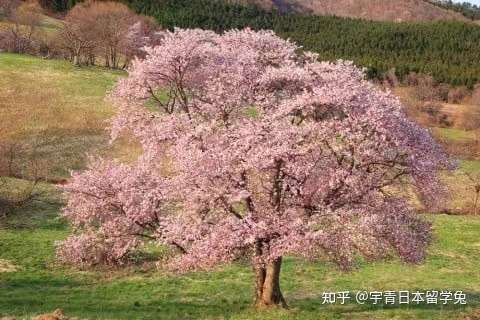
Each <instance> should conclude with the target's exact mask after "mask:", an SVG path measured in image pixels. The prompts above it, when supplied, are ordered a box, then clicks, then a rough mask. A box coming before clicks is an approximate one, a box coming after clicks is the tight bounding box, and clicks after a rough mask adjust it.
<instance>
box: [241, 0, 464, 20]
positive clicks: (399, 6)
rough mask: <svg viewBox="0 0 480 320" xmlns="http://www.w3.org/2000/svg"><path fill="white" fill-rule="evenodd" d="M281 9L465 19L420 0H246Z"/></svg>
mask: <svg viewBox="0 0 480 320" xmlns="http://www.w3.org/2000/svg"><path fill="white" fill-rule="evenodd" d="M247 1H250V2H252V3H255V4H258V5H260V6H262V7H264V8H268V9H272V8H275V9H278V10H280V11H283V12H292V11H293V12H297V13H308V14H315V15H333V16H339V17H351V18H362V19H368V20H379V21H396V22H401V21H438V20H457V21H466V20H467V19H466V18H465V17H464V16H463V15H462V14H460V13H458V12H454V11H453V10H447V9H444V8H440V7H438V6H435V5H433V4H431V3H429V2H427V1H423V0H396V1H392V0H247Z"/></svg>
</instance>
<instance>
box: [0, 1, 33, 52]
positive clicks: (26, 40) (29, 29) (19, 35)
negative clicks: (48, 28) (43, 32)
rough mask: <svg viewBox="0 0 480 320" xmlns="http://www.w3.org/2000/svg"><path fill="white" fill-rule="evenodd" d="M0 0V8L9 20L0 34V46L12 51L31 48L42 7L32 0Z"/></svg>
mask: <svg viewBox="0 0 480 320" xmlns="http://www.w3.org/2000/svg"><path fill="white" fill-rule="evenodd" d="M1 1H2V3H0V8H1V9H2V11H3V12H4V14H5V15H7V18H8V19H9V20H10V22H11V24H10V25H9V27H8V28H7V30H6V31H4V32H2V34H1V35H0V38H1V42H2V43H1V46H2V47H3V48H4V49H6V50H9V51H12V52H17V53H23V52H27V51H28V50H29V49H32V37H33V35H34V33H35V31H36V29H37V27H38V26H39V24H40V22H41V18H42V8H41V7H40V5H39V4H38V2H37V1H33V0H31V1H26V2H23V3H18V2H17V1H13V2H12V3H10V4H5V0H1ZM7 2H8V1H7Z"/></svg>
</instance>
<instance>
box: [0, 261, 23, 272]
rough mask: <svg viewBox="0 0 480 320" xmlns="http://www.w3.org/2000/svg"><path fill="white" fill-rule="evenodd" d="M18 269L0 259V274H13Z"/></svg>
mask: <svg viewBox="0 0 480 320" xmlns="http://www.w3.org/2000/svg"><path fill="white" fill-rule="evenodd" d="M18 269H19V267H18V266H16V265H14V264H13V263H11V262H10V261H8V260H3V259H0V273H4V272H5V273H6V272H15V271H17V270H18Z"/></svg>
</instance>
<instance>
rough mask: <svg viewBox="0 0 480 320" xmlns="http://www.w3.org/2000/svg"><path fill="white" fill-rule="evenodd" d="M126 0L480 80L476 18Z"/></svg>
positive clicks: (324, 52)
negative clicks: (397, 19) (398, 18)
mask: <svg viewBox="0 0 480 320" xmlns="http://www.w3.org/2000/svg"><path fill="white" fill-rule="evenodd" d="M121 1H122V2H124V3H127V4H129V5H130V6H131V7H132V9H134V10H135V11H137V12H138V13H141V14H144V15H149V16H153V17H155V18H156V19H157V21H158V22H159V23H160V25H162V26H163V27H165V28H170V29H172V28H173V27H181V28H203V29H212V30H216V31H223V30H227V29H232V28H243V27H247V26H248V27H251V28H253V29H273V30H275V32H277V33H278V34H280V35H281V36H283V37H288V38H291V39H292V40H293V41H295V42H297V43H299V44H301V45H303V46H304V48H305V49H307V50H311V51H315V52H318V53H319V54H320V57H321V58H322V59H324V60H336V59H346V60H353V61H354V62H355V63H356V64H358V65H361V66H365V67H368V74H369V77H372V78H375V77H379V76H381V75H382V74H383V73H384V72H386V71H387V70H390V69H392V68H395V70H396V71H395V72H396V74H397V76H398V77H399V78H400V79H401V78H402V77H403V76H405V75H406V74H408V73H409V72H421V73H426V74H430V75H432V76H433V77H434V78H435V79H436V80H437V81H440V82H446V83H450V84H453V85H466V86H468V87H472V86H473V85H474V84H475V83H476V82H478V81H480V63H479V61H480V27H479V26H477V25H474V24H473V23H472V24H467V23H461V22H425V23H393V22H372V21H366V20H360V19H347V18H338V17H326V16H323V17H320V16H308V15H307V16H305V15H293V14H281V13H279V12H275V11H273V12H268V11H265V10H262V9H261V8H259V7H257V6H254V5H239V4H235V3H234V2H232V1H227V0H225V1H215V0H195V1H192V0H121ZM54 2H59V3H60V2H65V3H66V2H72V0H55V1H54ZM73 2H74V1H73Z"/></svg>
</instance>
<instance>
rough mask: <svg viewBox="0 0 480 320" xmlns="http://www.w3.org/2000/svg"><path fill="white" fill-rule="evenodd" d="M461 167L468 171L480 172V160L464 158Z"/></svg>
mask: <svg viewBox="0 0 480 320" xmlns="http://www.w3.org/2000/svg"><path fill="white" fill-rule="evenodd" d="M459 169H460V170H462V171H465V172H467V173H476V174H480V160H462V161H461V162H460V165H459Z"/></svg>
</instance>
